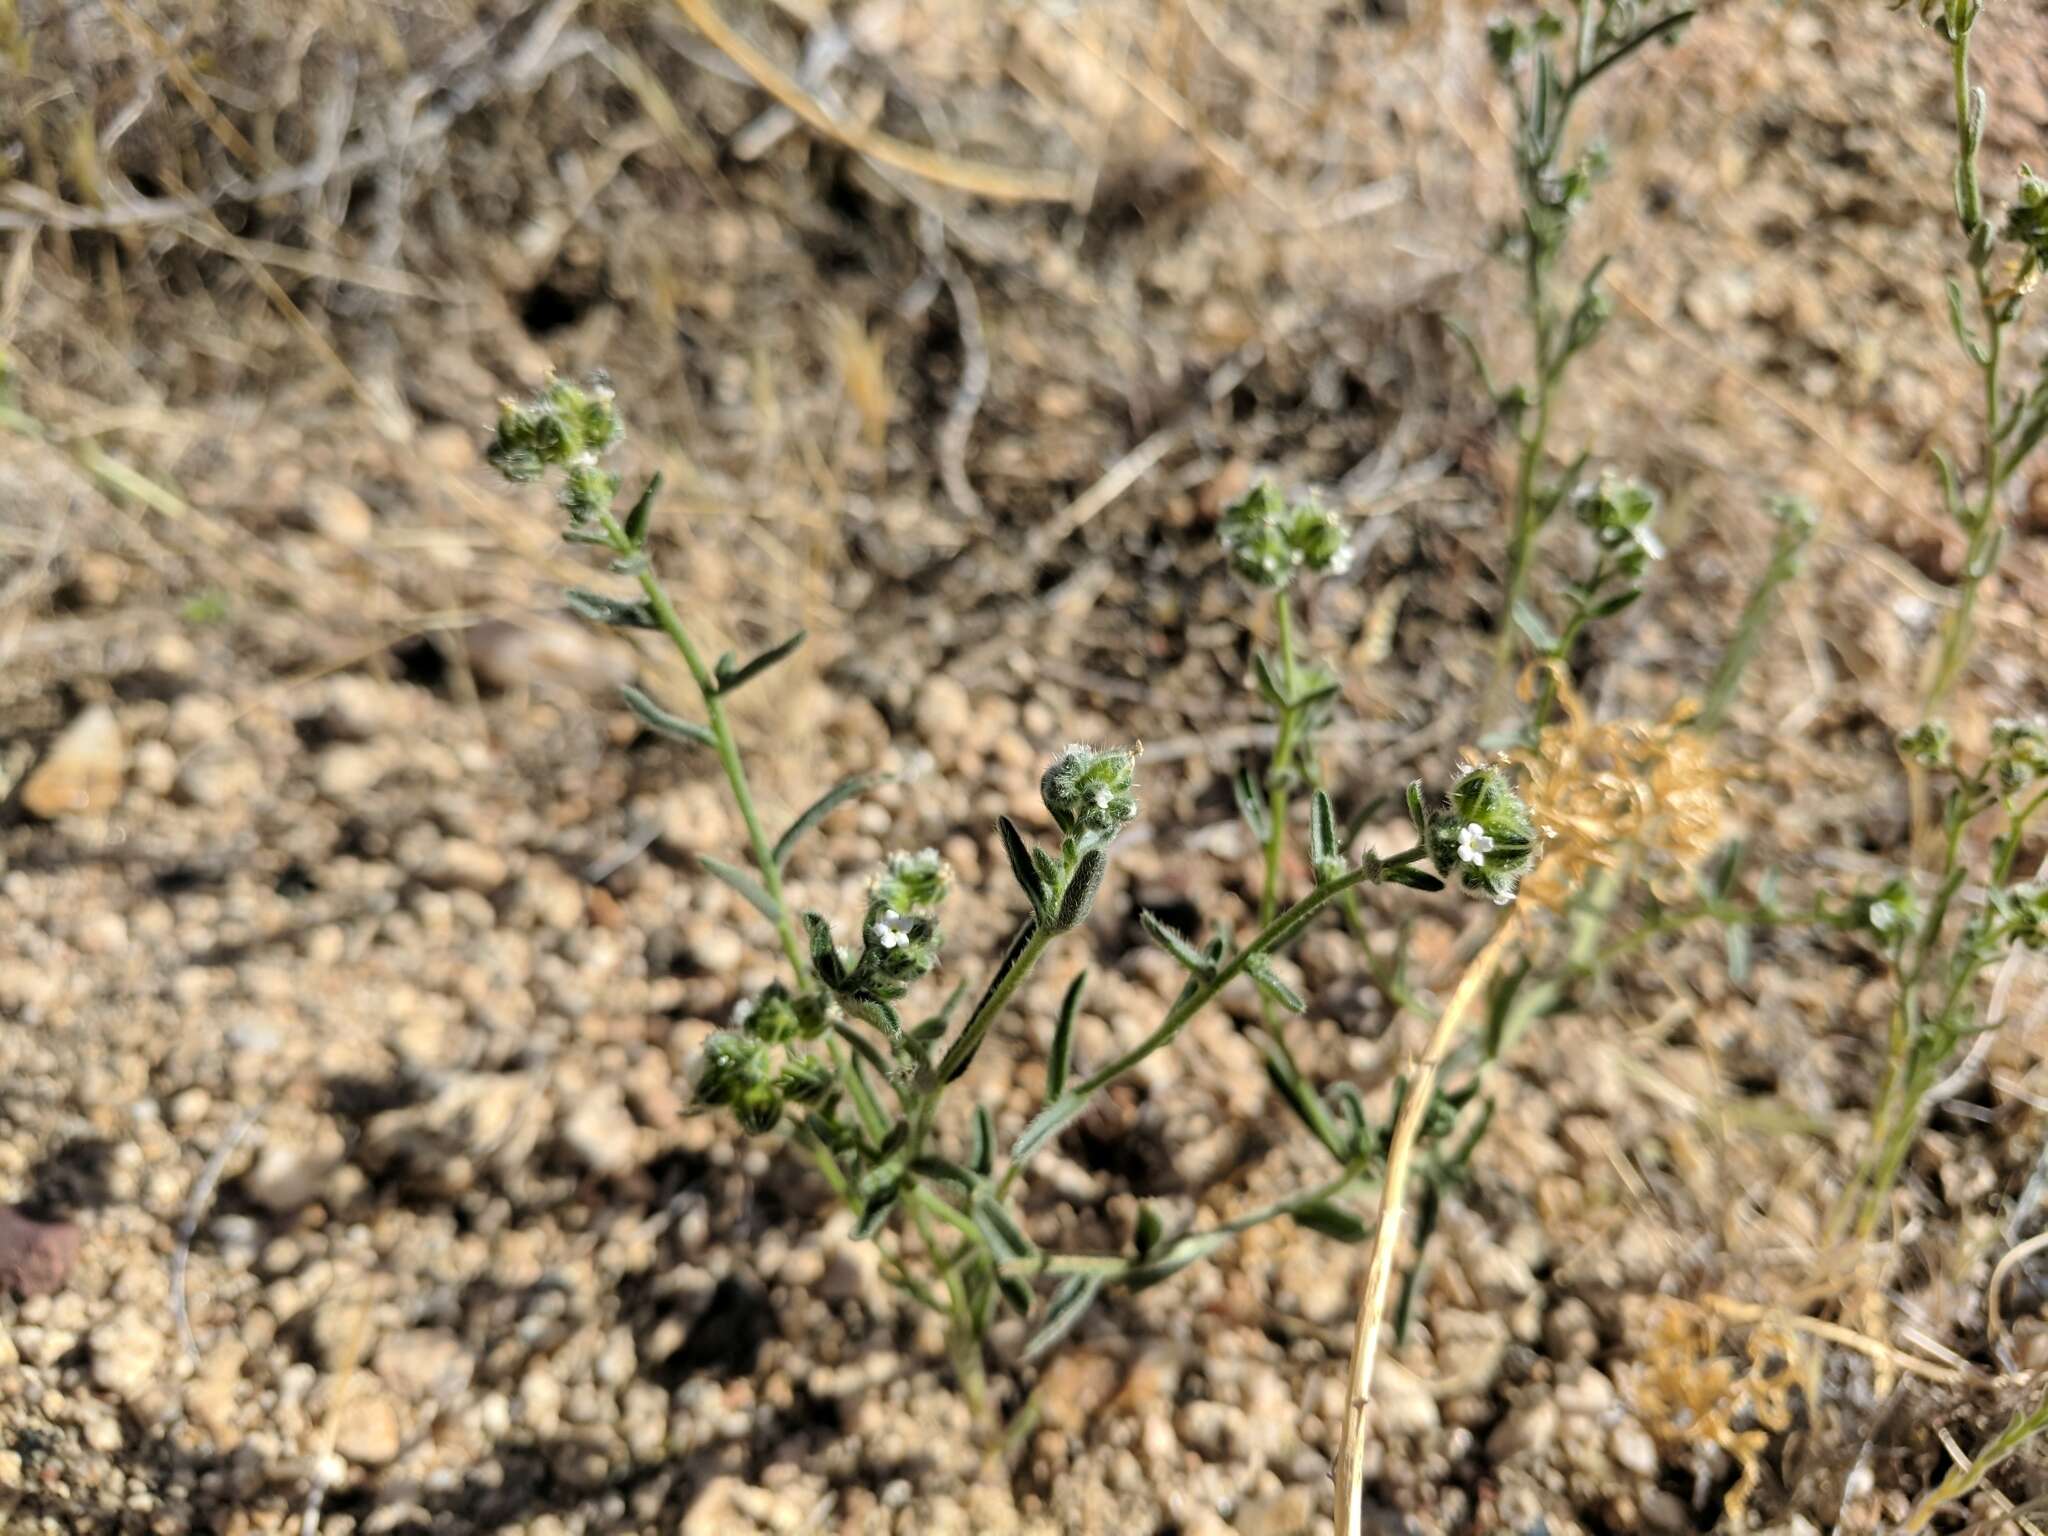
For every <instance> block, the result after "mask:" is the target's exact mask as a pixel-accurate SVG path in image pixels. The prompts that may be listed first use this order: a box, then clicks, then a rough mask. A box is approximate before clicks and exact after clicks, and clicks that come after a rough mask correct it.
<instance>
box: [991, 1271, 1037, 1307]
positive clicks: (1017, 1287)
mask: <svg viewBox="0 0 2048 1536" xmlns="http://www.w3.org/2000/svg"><path fill="white" fill-rule="evenodd" d="M996 1289H997V1290H999V1291H1001V1292H1002V1293H1003V1300H1004V1301H1006V1302H1008V1303H1009V1306H1010V1310H1011V1311H1012V1312H1015V1313H1016V1314H1017V1315H1018V1316H1019V1317H1029V1316H1030V1315H1031V1304H1032V1303H1033V1302H1034V1301H1036V1300H1037V1299H1038V1298H1037V1297H1036V1296H1034V1295H1033V1294H1032V1293H1031V1282H1030V1281H1029V1280H1026V1279H1025V1278H1024V1277H1023V1276H1022V1275H1006V1274H1004V1273H1003V1272H1002V1271H1001V1270H997V1271H996Z"/></svg>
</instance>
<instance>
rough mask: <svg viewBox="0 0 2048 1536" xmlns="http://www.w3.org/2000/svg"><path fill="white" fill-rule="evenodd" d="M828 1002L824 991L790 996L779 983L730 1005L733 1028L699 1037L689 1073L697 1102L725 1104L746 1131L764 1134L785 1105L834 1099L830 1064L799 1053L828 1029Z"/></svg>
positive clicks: (823, 1104) (835, 1091)
mask: <svg viewBox="0 0 2048 1536" xmlns="http://www.w3.org/2000/svg"><path fill="white" fill-rule="evenodd" d="M831 1019H832V1002H831V999H829V998H828V997H826V996H825V995H824V994H823V993H822V992H807V993H805V994H804V995H802V996H800V997H792V996H790V994H789V993H788V991H787V990H785V989H784V988H783V986H782V985H781V984H780V983H779V982H778V983H776V984H774V985H772V986H770V987H768V988H767V989H766V990H765V991H763V992H762V993H761V994H760V995H759V996H757V997H754V998H751V999H749V1000H747V1001H746V1002H743V1003H741V1004H740V1005H739V1007H737V1008H735V1009H734V1010H733V1016H732V1022H733V1024H734V1026H735V1027H734V1028H732V1029H729V1030H721V1031H719V1033H717V1034H715V1035H713V1036H712V1037H711V1038H710V1039H709V1040H707V1041H705V1042H704V1050H703V1053H702V1054H701V1055H700V1056H699V1058H698V1061H697V1066H696V1071H695V1074H694V1077H695V1084H694V1094H693V1099H694V1102H695V1103H696V1104H697V1106H698V1107H700V1108H726V1109H730V1110H731V1111H732V1112H733V1115H734V1117H735V1118H736V1119H737V1120H738V1121H739V1123H740V1128H741V1129H742V1130H744V1131H746V1132H748V1133H749V1134H750V1135H755V1136H761V1135H766V1134H767V1133H768V1132H769V1131H772V1130H774V1129H775V1127H776V1125H777V1124H778V1123H779V1122H780V1121H781V1119H782V1112H783V1109H784V1108H785V1107H786V1106H787V1105H789V1104H801V1105H806V1106H810V1107H814V1108H823V1107H826V1106H828V1105H829V1104H830V1103H831V1101H832V1100H833V1099H834V1098H836V1097H837V1096H838V1093H839V1079H838V1074H837V1073H836V1072H835V1071H834V1069H833V1066H832V1063H831V1062H829V1061H827V1060H826V1059H825V1058H824V1057H822V1056H814V1055H811V1054H809V1053H807V1052H804V1051H801V1050H798V1049H797V1048H796V1043H797V1042H798V1041H804V1040H815V1039H817V1038H818V1037H819V1036H820V1035H822V1034H823V1033H824V1032H825V1030H826V1029H827V1028H828V1027H829V1026H830V1024H831Z"/></svg>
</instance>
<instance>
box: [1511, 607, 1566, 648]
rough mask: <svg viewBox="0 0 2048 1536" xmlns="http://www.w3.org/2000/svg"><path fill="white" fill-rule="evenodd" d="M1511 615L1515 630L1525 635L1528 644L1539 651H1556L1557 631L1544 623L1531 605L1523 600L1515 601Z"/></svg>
mask: <svg viewBox="0 0 2048 1536" xmlns="http://www.w3.org/2000/svg"><path fill="white" fill-rule="evenodd" d="M1512 613H1513V615H1514V620H1515V628H1517V629H1519V630H1520V631H1521V632H1522V633H1523V634H1525V635H1527V636H1528V637H1529V641H1530V643H1531V644H1532V645H1534V646H1535V647H1536V648H1537V649H1538V650H1539V651H1554V650H1556V649H1557V631H1556V630H1554V629H1552V628H1551V627H1550V626H1549V624H1547V623H1545V622H1544V618H1543V615H1542V614H1540V613H1538V612H1537V611H1536V609H1535V607H1534V606H1533V605H1532V604H1531V603H1529V602H1528V601H1527V600H1525V599H1517V600H1516V602H1515V606H1514V608H1513V609H1512Z"/></svg>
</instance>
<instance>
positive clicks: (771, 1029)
mask: <svg viewBox="0 0 2048 1536" xmlns="http://www.w3.org/2000/svg"><path fill="white" fill-rule="evenodd" d="M732 1021H733V1023H735V1024H738V1025H740V1026H741V1027H743V1028H744V1029H745V1030H746V1032H747V1033H748V1034H749V1035H751V1036H752V1037H753V1038H754V1039H756V1040H759V1041H760V1042H761V1043H762V1044H764V1045H779V1044H781V1043H782V1042H783V1041H785V1040H793V1039H795V1038H796V1036H797V1033H798V1031H799V1029H800V1021H799V1019H798V1017H797V1011H796V1005H795V1003H794V1001H792V999H791V998H790V995H789V993H788V991H787V990H786V989H785V988H784V987H783V985H782V983H781V982H779V981H778V982H771V983H770V984H769V986H768V988H767V989H766V990H765V991H763V992H762V993H761V995H760V996H759V997H755V998H749V999H748V1000H747V1001H745V1002H743V1003H741V1004H740V1005H739V1006H738V1007H737V1008H735V1009H733V1011H732Z"/></svg>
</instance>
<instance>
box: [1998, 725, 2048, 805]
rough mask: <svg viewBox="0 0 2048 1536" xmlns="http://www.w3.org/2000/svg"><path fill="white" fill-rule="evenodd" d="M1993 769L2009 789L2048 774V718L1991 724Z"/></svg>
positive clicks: (2024, 784) (2019, 786) (2001, 782)
mask: <svg viewBox="0 0 2048 1536" xmlns="http://www.w3.org/2000/svg"><path fill="white" fill-rule="evenodd" d="M1991 769H1992V771H1993V772H1994V773H1996V774H1997V775H1998V782H1999V783H2000V784H2001V785H2003V786H2004V787H2005V788H2007V789H2020V788H2023V787H2024V786H2026V785H2028V784H2031V783H2033V782H2034V781H2035V780H2036V779H2039V778H2043V777H2048V721H2043V720H2042V719H2041V718H2040V717H2039V716H2035V717H2034V718H2032V719H2029V720H1997V721H1993V722H1992V726H1991Z"/></svg>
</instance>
